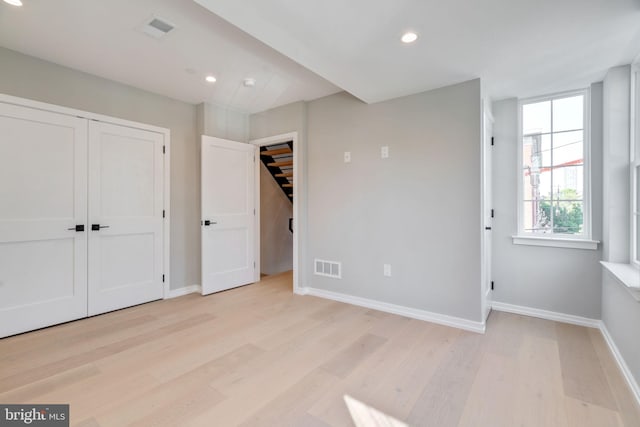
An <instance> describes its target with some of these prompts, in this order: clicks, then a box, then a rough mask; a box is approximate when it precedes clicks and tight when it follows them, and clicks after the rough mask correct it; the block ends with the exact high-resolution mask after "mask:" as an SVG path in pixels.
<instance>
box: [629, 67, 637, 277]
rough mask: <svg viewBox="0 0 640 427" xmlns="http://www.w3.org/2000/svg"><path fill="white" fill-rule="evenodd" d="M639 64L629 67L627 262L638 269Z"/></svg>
mask: <svg viewBox="0 0 640 427" xmlns="http://www.w3.org/2000/svg"><path fill="white" fill-rule="evenodd" d="M639 85H640V62H638V61H636V62H635V63H633V64H632V66H631V111H630V114H631V117H630V118H631V120H630V122H631V129H630V142H631V143H630V144H629V166H630V167H629V179H630V183H629V190H630V192H631V193H630V194H629V202H630V203H629V218H630V221H631V223H630V225H629V230H630V231H631V233H630V234H631V239H629V240H630V241H629V246H630V247H629V260H630V263H631V265H635V266H636V267H637V268H640V253H638V242H637V241H636V239H637V237H638V231H637V229H636V228H637V227H638V221H637V217H638V216H640V200H639V199H640V196H639V192H640V188H638V179H639V177H638V175H640V88H639Z"/></svg>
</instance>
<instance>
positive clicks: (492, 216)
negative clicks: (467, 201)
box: [491, 209, 493, 218]
mask: <svg viewBox="0 0 640 427" xmlns="http://www.w3.org/2000/svg"><path fill="white" fill-rule="evenodd" d="M491 218H493V209H491Z"/></svg>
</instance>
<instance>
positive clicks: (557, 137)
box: [553, 131, 584, 166]
mask: <svg viewBox="0 0 640 427" xmlns="http://www.w3.org/2000/svg"><path fill="white" fill-rule="evenodd" d="M583 134H584V133H583V131H577V132H563V133H554V134H553V166H558V165H581V164H583V163H584V138H583Z"/></svg>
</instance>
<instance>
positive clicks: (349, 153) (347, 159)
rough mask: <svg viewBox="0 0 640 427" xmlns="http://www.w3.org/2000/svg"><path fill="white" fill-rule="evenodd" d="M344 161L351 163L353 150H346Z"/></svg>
mask: <svg viewBox="0 0 640 427" xmlns="http://www.w3.org/2000/svg"><path fill="white" fill-rule="evenodd" d="M344 162H345V163H351V151H345V152H344Z"/></svg>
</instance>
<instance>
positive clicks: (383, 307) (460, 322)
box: [298, 288, 485, 334]
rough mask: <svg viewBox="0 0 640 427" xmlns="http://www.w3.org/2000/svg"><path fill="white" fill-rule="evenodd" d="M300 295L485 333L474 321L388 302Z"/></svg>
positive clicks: (309, 291)
mask: <svg viewBox="0 0 640 427" xmlns="http://www.w3.org/2000/svg"><path fill="white" fill-rule="evenodd" d="M298 293H299V294H300V295H312V296H316V297H320V298H326V299H330V300H334V301H339V302H344V303H347V304H352V305H357V306H360V307H366V308H371V309H374V310H379V311H384V312H386V313H392V314H397V315H400V316H405V317H410V318H412V319H418V320H424V321H426V322H432V323H437V324H440V325H445V326H451V327H454V328H459V329H464V330H466V331H471V332H477V333H481V334H483V333H484V330H485V324H484V323H482V322H474V321H472V320H467V319H463V318H460V317H453V316H447V315H444V314H439V313H432V312H430V311H425V310H419V309H416V308H410V307H405V306H402V305H396V304H389V303H386V302H381V301H376V300H371V299H367V298H361V297H356V296H352V295H347V294H341V293H338V292H331V291H325V290H323V289H316V288H299V292H298Z"/></svg>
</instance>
